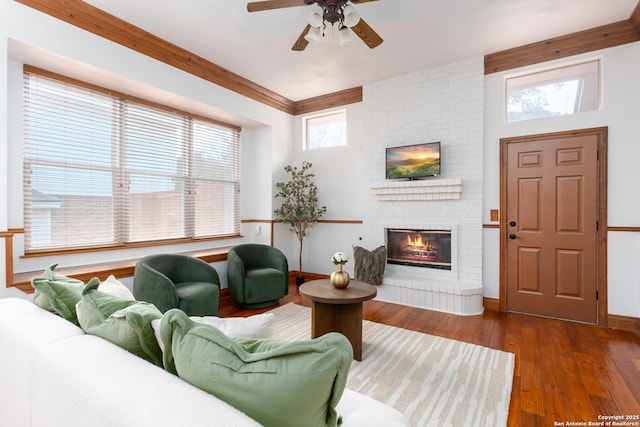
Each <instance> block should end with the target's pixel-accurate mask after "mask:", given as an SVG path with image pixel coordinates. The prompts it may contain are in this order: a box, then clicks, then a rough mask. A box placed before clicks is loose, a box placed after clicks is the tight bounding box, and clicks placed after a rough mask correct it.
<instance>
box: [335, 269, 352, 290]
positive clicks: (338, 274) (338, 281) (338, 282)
mask: <svg viewBox="0 0 640 427" xmlns="http://www.w3.org/2000/svg"><path fill="white" fill-rule="evenodd" d="M330 280H331V284H332V285H333V286H334V287H335V288H337V289H344V288H346V287H347V286H349V273H347V272H346V271H342V264H338V269H337V270H336V271H334V272H333V273H331V279H330Z"/></svg>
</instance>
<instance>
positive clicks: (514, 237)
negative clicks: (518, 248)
mask: <svg viewBox="0 0 640 427" xmlns="http://www.w3.org/2000/svg"><path fill="white" fill-rule="evenodd" d="M516 237H518V236H516V235H515V234H509V238H510V239H511V240H515V239H516Z"/></svg>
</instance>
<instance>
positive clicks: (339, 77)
mask: <svg viewBox="0 0 640 427" xmlns="http://www.w3.org/2000/svg"><path fill="white" fill-rule="evenodd" d="M85 1H86V2H87V3H90V4H92V5H94V6H96V7H98V8H100V9H102V10H104V11H106V12H108V13H111V14H112V15H115V16H117V17H119V18H121V19H123V20H125V21H127V22H129V23H131V24H133V25H136V26H138V27H140V28H142V29H144V30H146V31H148V32H150V33H152V34H155V35H156V36H159V37H161V38H163V39H165V40H167V41H169V42H171V43H174V44H176V45H178V46H180V47H182V48H184V49H186V50H188V51H190V52H192V53H194V54H196V55H199V56H202V57H203V58H206V59H208V60H209V61H211V62H213V63H215V64H217V65H219V66H221V67H224V68H226V69H228V70H230V71H232V72H234V73H236V74H239V75H241V76H243V77H245V78H247V79H249V80H251V81H253V82H255V83H258V84H260V85H262V86H264V87H266V88H268V89H270V90H272V91H275V92H277V93H279V94H280V95H283V96H286V97H287V98H289V99H291V100H293V101H298V100H301V99H306V98H310V97H313V96H317V95H323V94H327V93H331V92H335V91H338V90H342V89H348V88H352V87H355V86H361V85H364V84H367V83H372V82H375V81H379V80H383V79H387V78H390V77H394V76H398V75H402V74H407V73H411V72H414V71H419V70H423V69H427V68H431V67H434V66H438V65H442V64H448V63H452V62H455V61H459V60H463V59H468V58H473V57H478V56H483V55H485V54H489V53H493V52H497V51H500V50H504V49H508V48H511V47H517V46H521V45H524V44H528V43H532V42H536V41H541V40H544V39H547V38H551V37H556V36H560V35H565V34H569V33H572V32H576V31H581V30H585V29H589V28H593V27H597V26H600V25H604V24H610V23H613V22H617V21H621V20H626V19H628V18H629V17H630V16H631V13H632V12H633V10H634V8H635V6H636V5H637V4H638V0H439V1H436V0H379V1H372V2H367V3H362V4H359V5H357V4H356V5H355V6H354V7H355V8H356V9H357V10H358V12H359V13H360V15H361V16H362V18H363V19H364V20H365V21H366V22H367V23H368V24H369V25H370V26H371V27H372V28H373V29H374V30H375V31H376V32H377V33H378V34H379V35H380V36H381V37H382V38H383V39H384V43H382V45H380V46H378V47H377V48H375V49H369V48H368V47H367V46H366V45H365V44H364V43H363V42H362V41H360V39H358V38H357V37H355V36H354V37H355V39H354V41H353V43H350V44H348V45H346V46H339V45H338V42H337V35H336V36H332V33H331V30H328V31H327V35H326V37H325V38H324V39H323V40H321V42H320V43H318V44H309V46H307V48H306V49H305V50H304V51H302V52H294V51H292V50H291V46H292V45H293V43H294V42H295V40H296V39H297V38H298V36H299V35H300V33H301V32H302V30H303V29H304V27H305V25H306V17H307V15H308V13H309V10H310V9H309V6H304V5H303V6H300V7H291V8H286V9H276V10H269V11H262V12H253V13H249V12H247V8H246V4H247V1H246V0H185V1H175V0H135V1H132V0H85ZM300 2H301V3H302V0H300Z"/></svg>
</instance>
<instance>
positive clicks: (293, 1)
mask: <svg viewBox="0 0 640 427" xmlns="http://www.w3.org/2000/svg"><path fill="white" fill-rule="evenodd" d="M369 1H370V0H369ZM304 5H305V4H304V0H266V1H253V2H250V3H247V10H248V11H249V12H260V11H262V10H271V9H282V8H284V7H295V6H304Z"/></svg>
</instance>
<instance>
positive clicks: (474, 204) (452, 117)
mask: <svg viewBox="0 0 640 427" xmlns="http://www.w3.org/2000/svg"><path fill="white" fill-rule="evenodd" d="M483 107H484V64H483V59H482V58H476V59H471V60H466V61H462V62H458V63H454V64H450V65H447V66H443V67H438V68H433V69H429V70H424V71H421V72H417V73H413V74H408V75H405V76H401V77H397V78H393V79H389V80H385V81H382V82H378V83H373V84H369V85H366V86H364V92H363V110H362V118H363V139H362V142H363V143H362V145H361V147H360V153H359V161H360V162H362V164H361V171H362V173H363V185H364V186H365V187H366V188H364V189H363V191H364V192H366V196H364V198H363V201H364V209H363V211H364V216H363V221H364V222H363V228H362V229H363V242H362V244H363V246H366V247H370V248H373V247H376V246H377V245H380V244H384V242H385V232H384V229H385V228H386V227H390V226H393V227H397V226H405V227H415V226H416V225H418V224H434V223H437V224H445V225H446V224H449V225H451V228H453V229H455V230H457V233H456V234H457V257H456V258H455V259H452V262H453V263H455V267H454V268H453V269H452V271H451V272H447V273H448V274H449V275H448V276H446V275H445V276H443V271H442V270H435V269H428V268H419V267H400V268H404V269H407V270H406V272H407V273H408V274H409V275H418V276H419V277H422V278H424V279H426V280H429V281H436V282H442V281H444V282H445V283H448V284H450V285H453V287H454V288H459V287H463V288H464V287H469V288H475V289H478V287H480V288H481V287H482V188H483V187H482V176H483V170H482V167H483V166H482V164H483V162H482V153H483V150H482V144H483ZM431 141H441V147H442V175H441V177H439V178H440V179H456V180H458V179H460V180H461V181H462V184H463V187H462V193H461V196H460V199H459V200H425V201H383V200H380V199H379V198H378V197H376V195H375V192H374V191H373V190H371V187H374V186H376V185H379V184H380V182H381V181H384V176H385V159H384V157H385V156H384V154H385V148H386V147H389V146H399V145H408V144H417V143H422V142H431ZM435 179H438V178H435ZM393 267H394V268H388V269H387V271H388V272H389V273H390V274H391V275H393V274H395V273H396V272H397V271H398V270H397V269H396V268H395V267H398V266H393ZM480 294H481V292H480ZM480 297H481V295H480Z"/></svg>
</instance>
